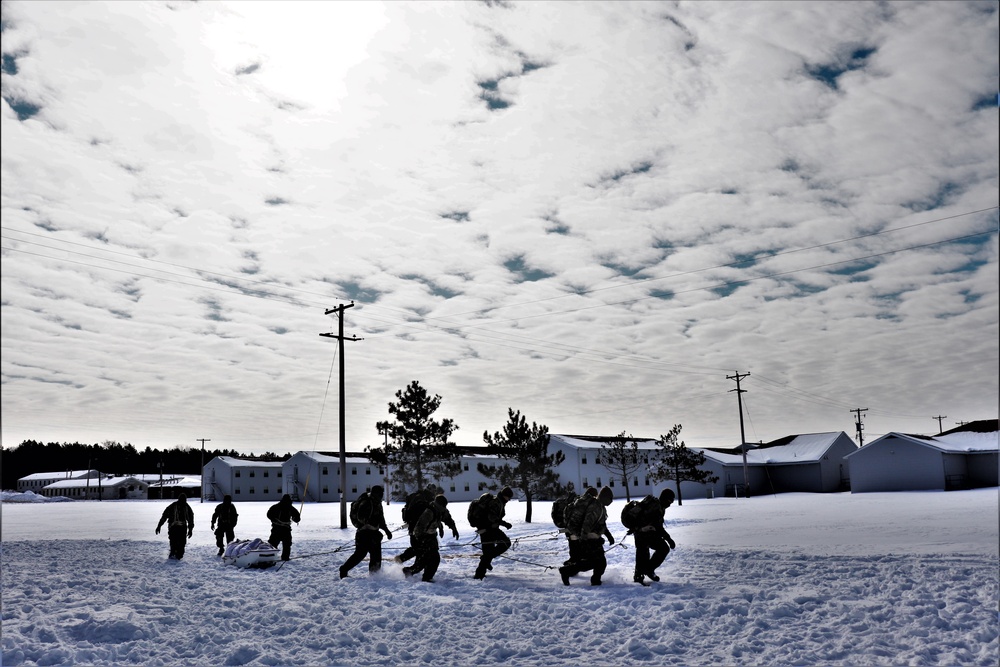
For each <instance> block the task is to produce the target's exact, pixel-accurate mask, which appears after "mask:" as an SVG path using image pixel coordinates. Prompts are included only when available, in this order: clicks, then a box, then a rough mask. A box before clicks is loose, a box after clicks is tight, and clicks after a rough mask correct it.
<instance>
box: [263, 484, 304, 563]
mask: <svg viewBox="0 0 1000 667" xmlns="http://www.w3.org/2000/svg"><path fill="white" fill-rule="evenodd" d="M267 518H268V519H270V520H271V536H270V537H268V538H267V541H268V543H269V544H270V545H271V546H272V547H275V548H277V546H278V545H279V544H281V545H282V548H281V560H288V559H289V558H290V557H291V555H292V522H293V521H294V522H295V523H298V522H299V521H301V520H302V516H301V515H300V514H299V511H298V510H297V509H295V507H293V506H292V497H291V496H290V495H288V494H287V493H286V494H285V495H283V496H281V500H279V501H278V502H277V503H276V504H274V505H271V508H270V509H269V510H267Z"/></svg>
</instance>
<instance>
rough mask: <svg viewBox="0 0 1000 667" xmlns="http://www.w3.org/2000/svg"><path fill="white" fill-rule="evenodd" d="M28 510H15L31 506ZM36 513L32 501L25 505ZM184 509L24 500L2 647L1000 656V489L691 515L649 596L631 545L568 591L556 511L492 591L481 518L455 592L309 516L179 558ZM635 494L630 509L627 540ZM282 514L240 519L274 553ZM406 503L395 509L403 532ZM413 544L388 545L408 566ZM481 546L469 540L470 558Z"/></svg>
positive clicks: (156, 657) (108, 659)
mask: <svg viewBox="0 0 1000 667" xmlns="http://www.w3.org/2000/svg"><path fill="white" fill-rule="evenodd" d="M13 499H14V498H11V497H10V496H7V498H5V500H13ZM20 499H21V500H24V498H23V497H22V498H20ZM165 504H166V503H165V501H147V502H136V501H117V502H96V501H90V502H66V503H51V502H49V503H16V504H15V503H13V502H4V504H3V506H2V512H3V517H2V518H3V543H2V554H0V556H2V563H0V567H2V582H0V583H2V593H3V602H2V623H3V636H2V649H3V654H2V656H3V661H2V664H3V665H5V666H11V665H70V664H76V665H85V664H141V665H171V666H172V665H209V664H212V665H244V664H246V665H310V666H311V665H434V666H438V665H501V664H502V665H539V666H553V665H573V666H576V665H580V664H585V663H589V664H600V665H817V664H823V665H984V666H989V667H995V666H996V665H997V663H998V658H1000V647H998V612H997V610H998V568H1000V563H998V548H1000V547H998V540H1000V536H998V490H997V489H996V488H994V489H984V490H976V491H962V492H952V493H943V492H926V493H915V492H914V493H873V494H857V495H851V494H834V495H813V494H785V495H778V496H763V497H759V498H751V499H748V500H747V499H740V500H734V499H721V498H720V499H714V500H687V501H685V502H684V505H683V506H682V507H678V506H676V505H674V506H673V507H671V508H670V510H668V514H667V515H668V530H669V531H670V533H671V535H672V536H673V537H674V539H675V540H676V542H677V549H676V550H675V551H674V552H673V553H671V554H670V556H669V557H668V558H667V561H666V563H664V565H663V567H661V568H660V571H659V573H660V575H661V578H662V580H661V581H660V582H659V583H658V584H654V585H653V586H651V587H648V588H644V587H641V586H639V585H637V584H635V583H632V581H631V571H632V562H633V558H634V551H633V549H632V548H631V547H632V540H631V538H628V539H626V540H624V546H619V545H616V546H615V547H613V548H611V549H610V551H609V552H608V560H609V563H610V565H609V570H608V573H607V574H606V576H605V585H604V586H601V587H591V586H590V585H589V579H588V578H586V577H578V578H576V579H574V580H573V585H572V586H571V587H569V588H567V587H565V586H563V585H562V583H561V582H560V580H559V576H558V574H557V573H556V572H555V570H554V569H546V567H548V568H551V567H553V566H557V565H559V564H560V563H561V562H562V560H563V559H564V542H563V540H562V538H561V537H557V536H556V535H555V534H554V528H553V527H552V526H551V524H550V523H549V521H548V514H549V507H550V506H549V504H548V503H535V507H534V515H535V521H534V523H532V524H525V523H523V515H524V504H523V503H519V502H512V503H510V504H509V506H508V519H509V520H510V521H511V522H512V523H513V524H514V528H513V530H511V531H509V532H510V535H511V537H512V538H515V539H516V538H520V539H516V541H515V545H514V548H513V549H512V550H511V551H509V552H508V554H507V555H509V556H510V557H511V558H516V559H519V560H517V561H515V560H509V559H503V558H501V559H498V560H497V561H496V563H495V569H494V571H493V572H491V573H490V575H489V576H488V577H487V578H486V579H485V580H484V581H475V580H473V579H472V572H473V570H474V568H475V554H476V549H475V548H474V547H473V546H468V543H469V542H470V541H471V540H470V538H471V537H472V535H473V533H472V531H471V530H470V529H469V528H468V526H467V525H466V523H465V518H464V517H465V504H463V503H453V504H452V505H451V506H450V508H451V509H452V511H453V513H454V515H455V517H456V519H457V520H458V523H459V530H460V531H461V533H462V537H461V539H460V540H458V541H457V543H456V542H454V541H453V540H451V538H450V535H449V536H448V537H446V538H445V540H444V543H445V545H447V546H446V548H444V549H443V550H442V552H443V553H444V554H445V556H446V558H445V560H444V561H443V562H442V566H441V569H440V570H439V572H438V574H437V576H436V578H435V579H436V580H435V582H434V583H423V582H420V581H414V580H408V579H405V578H404V577H403V575H402V573H401V572H400V570H399V567H400V566H398V565H394V564H391V563H387V566H386V568H385V569H384V570H383V572H382V573H381V574H379V575H378V576H374V577H369V576H368V574H367V570H366V567H365V565H364V564H362V565H361V566H359V567H358V568H357V569H355V570H354V571H353V572H352V576H351V577H350V578H349V579H345V580H343V581H341V580H340V579H339V578H338V576H337V566H338V565H340V564H341V563H342V562H343V561H344V560H345V559H346V558H347V556H348V555H349V553H350V549H349V548H348V549H345V550H344V551H340V552H338V553H329V552H331V551H333V550H335V549H337V548H338V547H340V546H342V545H345V544H350V542H351V539H352V536H353V531H342V530H340V529H339V528H334V527H333V526H339V523H340V519H339V517H340V514H339V506H338V505H315V504H313V505H306V506H305V507H304V510H303V521H302V524H301V525H300V526H298V527H297V529H296V532H295V544H294V545H293V548H292V555H293V559H292V560H291V561H289V562H288V563H286V564H285V565H284V566H283V567H281V569H280V570H279V569H271V570H264V571H240V570H237V569H236V568H235V567H232V566H225V565H223V564H221V563H220V561H219V559H218V558H216V556H215V553H216V549H215V547H214V536H213V535H212V533H211V532H210V530H209V522H210V518H211V512H212V509H213V507H214V503H205V504H198V503H194V504H193V507H194V510H195V516H196V521H197V526H196V528H195V535H194V538H193V540H192V541H191V542H189V545H188V553H187V555H186V556H185V558H184V560H183V561H180V562H168V561H167V560H166V555H167V543H166V531H164V533H163V534H161V535H160V536H157V535H154V533H153V529H154V527H155V525H156V522H157V519H158V518H159V514H160V512H161V511H162V509H163V507H164V506H165ZM623 504H624V500H618V501H616V502H615V504H614V505H612V507H611V511H610V512H609V513H610V515H611V517H612V519H613V521H614V522H613V523H612V524H611V528H612V532H614V534H615V535H616V537H621V536H623V535H624V530H623V529H622V528H621V525H620V524H618V523H617V519H618V515H619V513H620V510H621V507H622V505H623ZM268 505H269V504H268V503H239V504H238V507H239V511H240V525H239V527H238V528H239V530H238V531H237V537H243V538H250V537H264V538H266V537H267V535H268V533H269V530H268V525H267V521H266V520H265V518H264V513H265V511H266V509H267V507H268ZM399 509H400V506H399V505H395V504H394V505H392V506H391V507H389V508H388V510H387V515H386V516H387V518H388V519H389V522H390V527H395V526H398V525H400V524H401V522H400V521H399ZM405 540H406V537H405V532H404V531H403V530H399V531H395V539H393V540H392V541H391V542H389V543H387V544H386V556H387V558H388V557H391V556H392V555H394V554H395V553H398V550H400V549H401V548H402V547H403V546H404V542H405ZM459 545H467V546H459Z"/></svg>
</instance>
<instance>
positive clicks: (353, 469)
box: [351, 467, 358, 475]
mask: <svg viewBox="0 0 1000 667" xmlns="http://www.w3.org/2000/svg"><path fill="white" fill-rule="evenodd" d="M351 474H352V475H357V474H358V469H357V468H356V467H354V468H351Z"/></svg>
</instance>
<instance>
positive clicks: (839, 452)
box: [681, 431, 858, 497]
mask: <svg viewBox="0 0 1000 667" xmlns="http://www.w3.org/2000/svg"><path fill="white" fill-rule="evenodd" d="M692 449H697V450H698V451H700V452H702V453H703V454H704V455H705V459H706V460H705V464H704V465H702V466H701V467H702V469H704V470H710V471H711V472H712V474H713V475H715V476H716V477H718V478H719V481H718V482H716V483H715V484H713V485H699V486H701V487H702V488H701V489H700V491H701V493H702V494H704V493H706V491H707V492H708V493H709V494H712V495H715V496H733V495H740V496H742V495H744V493H745V491H744V487H745V479H746V478H749V482H750V493H751V494H752V495H763V494H769V493H787V492H795V491H799V492H810V493H828V492H833V491H840V490H846V489H847V486H848V483H849V480H848V463H847V461H845V460H844V457H845V456H847V455H849V454H850V453H852V452H855V451H857V449H858V446H857V445H856V444H855V442H854V440H852V439H851V437H850V436H848V435H847V434H846V433H844V432H843V431H835V432H830V433H807V434H803V435H790V436H786V437H784V438H781V439H779V440H774V441H772V442H769V443H764V444H760V445H753V444H749V445H748V446H747V457H746V475H744V468H743V453H742V450H741V449H740V448H737V449H735V450H731V451H725V452H724V451H721V450H717V449H704V448H692ZM693 490H695V489H694V488H693V487H692V491H693ZM681 492H682V493H683V494H684V495H685V497H687V487H686V486H685V485H682V486H681ZM692 497H703V496H692Z"/></svg>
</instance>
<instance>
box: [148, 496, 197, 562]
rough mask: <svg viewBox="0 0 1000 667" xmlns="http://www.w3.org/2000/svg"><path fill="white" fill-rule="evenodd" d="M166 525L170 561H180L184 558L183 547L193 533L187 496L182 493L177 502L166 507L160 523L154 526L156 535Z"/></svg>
mask: <svg viewBox="0 0 1000 667" xmlns="http://www.w3.org/2000/svg"><path fill="white" fill-rule="evenodd" d="M167 522H169V524H168V525H167V539H168V540H170V556H169V558H170V560H180V559H182V558H184V547H185V545H186V544H187V541H188V538H189V537H191V534H192V533H194V511H193V510H192V509H191V506H190V505H188V502H187V496H186V495H184V494H183V493H182V494H180V495H179V496H177V500H175V501H174V502H172V503H170V504H169V505H167V509H165V510H163V514H162V515H161V516H160V522H159V523H158V524H156V534H157V535H159V534H160V527H161V526H163V524H165V523H167Z"/></svg>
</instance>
